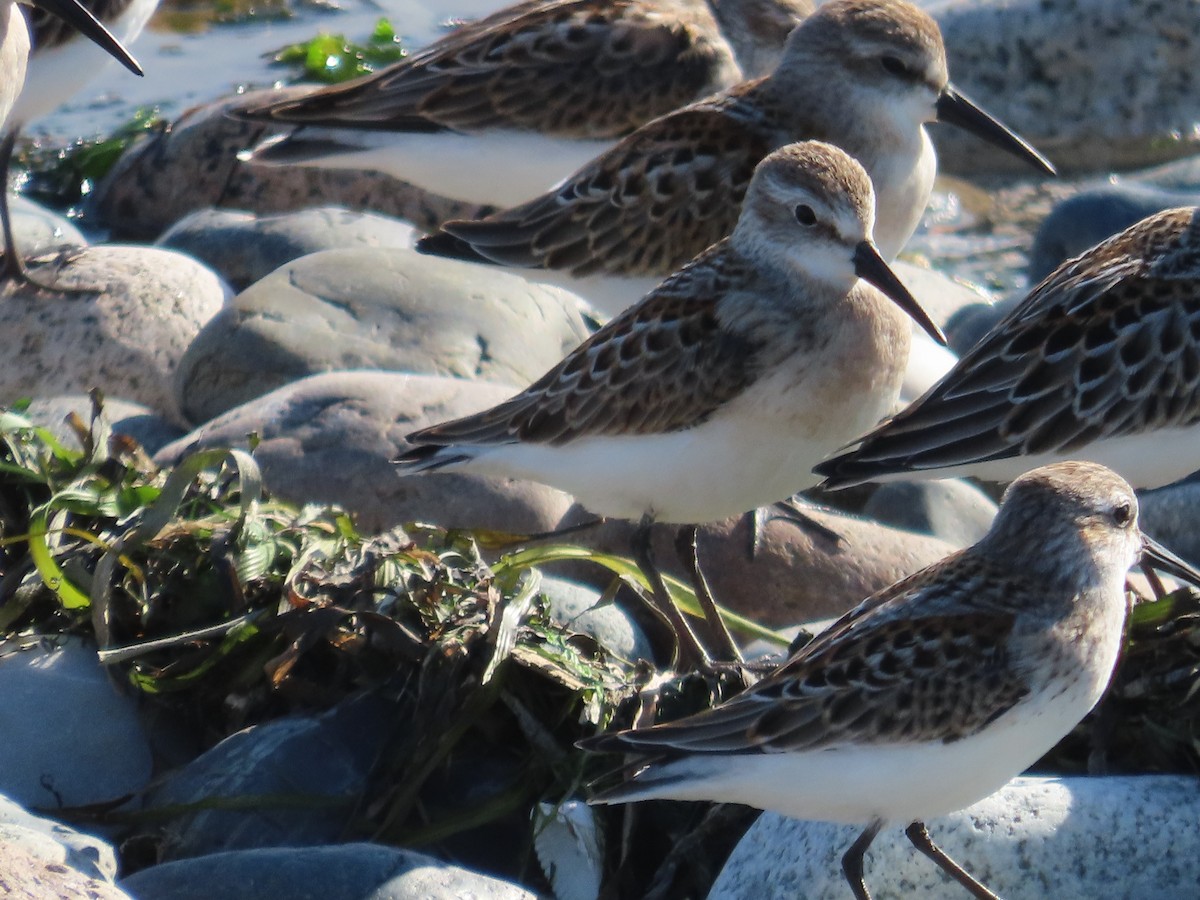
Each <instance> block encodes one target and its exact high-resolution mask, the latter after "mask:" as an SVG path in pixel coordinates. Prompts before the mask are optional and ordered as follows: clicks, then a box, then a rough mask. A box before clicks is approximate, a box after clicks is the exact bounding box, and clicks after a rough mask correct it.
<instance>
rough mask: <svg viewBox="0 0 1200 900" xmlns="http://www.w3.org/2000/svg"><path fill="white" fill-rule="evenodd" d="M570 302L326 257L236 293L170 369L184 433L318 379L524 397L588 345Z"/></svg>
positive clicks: (518, 288) (500, 275) (502, 285)
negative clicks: (350, 373)
mask: <svg viewBox="0 0 1200 900" xmlns="http://www.w3.org/2000/svg"><path fill="white" fill-rule="evenodd" d="M588 331H589V329H588V324H587V322H586V320H585V319H584V317H583V314H582V310H581V307H580V305H579V302H578V300H577V299H576V298H575V297H573V296H572V295H570V294H567V293H566V292H564V291H560V290H557V289H555V288H549V287H545V286H543V285H534V284H530V283H529V282H527V281H525V280H524V279H521V278H518V277H517V276H515V275H509V274H507V273H504V272H498V271H496V272H493V271H489V270H487V269H484V268H482V267H480V266H471V265H466V264H463V263H459V262H455V261H453V260H443V259H438V258H436V257H430V256H422V255H421V254H419V253H415V252H413V251H409V250H383V249H362V250H329V251H325V252H323V253H317V254H313V255H311V256H306V257H304V258H303V259H298V260H296V261H294V262H292V263H289V264H288V265H286V266H284V267H283V268H281V269H279V270H278V271H276V272H274V273H272V274H271V275H269V276H268V277H266V278H264V279H263V280H262V281H260V282H258V283H257V284H254V285H253V286H251V287H250V288H249V289H247V290H246V291H243V292H242V293H241V294H240V295H238V297H237V298H236V299H235V300H234V302H233V305H232V306H231V307H230V308H229V309H227V310H225V311H224V312H223V313H222V314H221V315H219V316H217V317H216V318H215V319H214V320H213V321H212V322H210V323H209V324H208V325H207V326H206V327H205V329H204V331H203V332H202V333H201V334H200V335H199V336H198V337H197V338H196V340H195V341H194V342H193V344H192V346H191V347H190V348H189V349H188V352H187V354H186V355H185V356H184V358H183V360H182V362H181V364H180V369H179V395H180V404H181V407H182V408H183V410H184V411H185V413H186V414H187V415H188V416H189V417H190V418H191V420H192V421H194V422H204V421H207V420H208V419H210V418H212V417H213V416H216V415H218V414H220V413H223V412H225V411H226V410H228V409H231V408H232V407H234V406H237V405H238V404H239V403H244V402H247V401H249V400H251V399H253V398H254V397H258V396H261V395H262V394H264V393H266V392H267V391H269V390H271V389H272V388H275V387H278V386H280V385H283V384H287V383H288V382H291V381H295V380H297V379H299V378H303V377H304V376H306V375H312V374H316V373H318V372H328V371H340V370H347V369H386V370H390V371H400V372H418V373H427V374H436V375H453V376H456V377H459V378H480V379H483V380H487V381H496V382H503V383H506V384H511V385H521V386H524V385H526V384H529V383H530V382H532V381H534V380H535V379H536V378H538V377H539V376H541V375H542V373H543V372H544V371H545V370H547V369H549V368H550V367H551V366H552V365H554V364H555V363H557V362H558V361H559V360H560V359H561V358H562V357H563V355H565V354H566V353H567V352H568V351H570V350H572V349H574V348H575V346H576V345H577V344H579V343H580V342H581V341H583V340H584V339H585V338H586V337H587V335H588Z"/></svg>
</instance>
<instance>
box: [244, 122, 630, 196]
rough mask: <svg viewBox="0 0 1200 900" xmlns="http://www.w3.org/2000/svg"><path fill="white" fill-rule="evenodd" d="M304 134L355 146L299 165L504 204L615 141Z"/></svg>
mask: <svg viewBox="0 0 1200 900" xmlns="http://www.w3.org/2000/svg"><path fill="white" fill-rule="evenodd" d="M302 134H303V135H304V136H305V137H310V138H317V137H319V136H321V135H328V136H329V137H330V138H331V139H332V140H335V141H337V142H339V143H343V144H346V145H348V146H352V147H353V148H354V149H352V150H348V151H347V152H344V153H335V154H331V155H328V156H321V157H315V158H313V159H311V160H305V161H297V163H296V165H306V166H318V167H324V168H331V169H363V170H367V171H373V172H382V173H384V174H386V175H391V176H393V177H395V178H399V179H401V180H402V181H407V182H410V183H412V184H415V185H417V186H419V187H422V188H424V189H425V190H427V191H432V192H434V193H435V194H440V195H442V196H443V197H451V198H454V199H456V200H462V201H464V202H466V203H490V204H493V205H496V206H502V207H509V206H516V205H517V204H519V203H524V202H525V201H526V200H531V199H533V198H534V197H537V196H539V195H540V194H543V193H545V192H546V191H547V190H549V189H550V188H552V187H554V186H555V185H556V184H558V183H559V182H560V181H562V180H563V179H564V178H566V177H567V176H568V175H571V174H573V173H574V172H575V171H577V170H578V169H580V168H582V167H583V165H584V164H585V163H587V162H589V161H591V160H592V159H593V158H594V157H596V156H599V155H600V154H601V153H603V152H604V151H605V150H607V149H608V148H609V147H611V146H612V143H613V142H612V141H588V140H567V139H563V138H551V137H545V136H543V135H539V134H535V133H529V132H516V131H505V132H498V131H497V132H489V133H487V134H486V135H470V134H457V133H453V132H441V133H438V134H404V133H392V132H375V131H352V130H349V129H338V130H329V131H323V130H321V129H314V128H310V129H305V130H304V132H303V133H302ZM251 158H252V159H253V157H251Z"/></svg>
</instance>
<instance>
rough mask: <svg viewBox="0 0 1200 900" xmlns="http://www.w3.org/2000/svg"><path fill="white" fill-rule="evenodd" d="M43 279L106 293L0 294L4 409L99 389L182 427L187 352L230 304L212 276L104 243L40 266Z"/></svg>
mask: <svg viewBox="0 0 1200 900" xmlns="http://www.w3.org/2000/svg"><path fill="white" fill-rule="evenodd" d="M34 271H35V274H36V275H37V277H38V278H39V279H41V280H43V281H49V282H52V283H56V284H59V285H62V286H63V287H68V288H70V287H75V288H85V287H86V288H88V289H89V290H91V289H96V290H97V291H99V293H69V294H56V293H51V292H46V291H40V290H36V289H30V288H27V287H25V286H17V285H15V284H13V283H12V282H9V283H6V284H5V285H3V286H2V287H0V333H3V334H4V335H5V340H6V342H7V344H6V345H7V346H8V347H9V348H10V352H9V353H7V354H6V355H5V356H4V364H3V365H0V403H11V402H12V401H14V400H17V399H20V398H22V397H35V398H36V397H49V396H54V395H57V394H70V393H77V392H86V391H88V390H90V389H91V388H93V387H99V388H100V389H101V390H102V391H103V392H104V393H105V394H111V395H112V396H114V397H122V398H124V399H126V400H130V401H133V402H136V403H142V404H145V405H146V406H147V407H149V408H150V409H152V410H154V411H155V412H156V413H158V414H160V415H162V416H164V417H165V418H167V419H168V420H169V421H173V422H179V421H180V415H179V411H178V409H177V407H176V405H175V395H174V391H173V390H172V376H173V375H174V373H175V369H176V367H177V366H178V364H179V359H180V357H182V356H183V351H184V350H185V349H186V348H187V346H188V345H189V344H190V343H191V342H192V339H193V338H194V337H195V336H196V334H197V333H198V332H199V331H200V327H201V326H202V325H204V323H206V322H207V321H208V320H209V319H211V318H212V317H213V316H214V315H216V313H217V311H218V310H220V309H221V307H222V306H223V305H224V304H225V301H226V299H227V297H228V292H227V290H226V288H225V286H224V285H223V284H222V283H221V280H220V279H219V278H217V276H216V275H215V274H214V273H213V272H211V271H210V270H209V269H207V268H205V267H204V266H202V265H200V263H198V262H196V261H195V260H193V259H190V258H189V257H186V256H184V255H183V254H181V253H171V252H169V251H166V250H158V249H156V248H153V247H121V246H113V245H104V246H96V247H86V248H84V249H83V250H80V251H79V252H78V253H72V254H70V255H69V256H66V257H64V258H60V259H59V260H56V261H54V262H50V263H48V264H46V265H42V266H39V267H37V268H36V269H35V270H34Z"/></svg>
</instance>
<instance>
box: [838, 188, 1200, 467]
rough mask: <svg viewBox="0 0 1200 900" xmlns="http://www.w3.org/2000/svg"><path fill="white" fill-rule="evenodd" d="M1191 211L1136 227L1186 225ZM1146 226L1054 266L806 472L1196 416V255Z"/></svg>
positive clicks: (971, 456)
mask: <svg viewBox="0 0 1200 900" xmlns="http://www.w3.org/2000/svg"><path fill="white" fill-rule="evenodd" d="M1193 213H1194V211H1193V210H1173V211H1170V212H1169V213H1166V214H1160V217H1161V219H1162V221H1161V222H1160V223H1159V224H1160V225H1161V230H1156V229H1154V228H1149V229H1148V230H1150V231H1151V232H1152V233H1153V234H1157V235H1158V236H1159V238H1160V240H1161V235H1162V233H1164V232H1166V231H1170V232H1171V233H1175V234H1178V233H1179V230H1180V228H1181V227H1183V230H1184V231H1186V223H1185V222H1184V221H1183V220H1184V218H1185V217H1191V216H1192V215H1193ZM1153 224H1155V223H1150V225H1153ZM1146 227H1147V223H1143V228H1146ZM1146 237H1147V236H1146V235H1144V234H1142V235H1137V234H1134V235H1130V234H1129V232H1126V233H1125V234H1124V235H1121V236H1118V238H1114V239H1112V240H1110V241H1109V242H1106V243H1105V244H1101V245H1100V246H1098V247H1096V248H1094V249H1093V250H1092V251H1089V252H1088V253H1086V254H1084V255H1083V256H1081V257H1079V258H1078V259H1076V260H1072V261H1071V262H1069V263H1067V264H1064V265H1063V266H1062V267H1060V268H1059V269H1058V270H1056V271H1055V272H1054V273H1052V274H1051V275H1050V276H1048V277H1047V278H1046V280H1044V281H1043V282H1042V283H1041V284H1039V285H1038V286H1037V287H1036V288H1034V290H1033V291H1032V292H1031V293H1030V294H1029V296H1028V297H1026V298H1025V300H1023V301H1022V302H1021V304H1020V305H1019V306H1018V307H1017V308H1016V309H1014V310H1013V311H1012V312H1011V313H1010V314H1009V315H1008V316H1006V317H1005V318H1004V319H1002V320H1001V321H1000V322H999V323H998V324H997V325H996V326H995V328H993V329H992V330H991V331H990V332H989V333H988V334H987V335H986V336H985V337H984V338H983V339H982V340H981V341H980V342H979V343H978V344H977V345H975V347H973V348H972V349H971V350H970V351H968V352H967V353H966V354H965V355H964V356H963V357H962V359H961V360H960V361H959V362H958V364H957V365H956V366H955V367H954V368H953V369H952V370H951V371H950V372H949V373H948V374H947V375H946V376H945V377H944V378H942V380H941V381H939V382H938V383H937V384H936V385H934V387H933V388H931V389H930V390H929V392H928V393H926V394H925V395H924V396H923V397H921V398H919V399H918V400H916V401H915V402H914V403H913V404H912V405H910V406H909V407H908V408H906V409H905V410H903V411H901V412H900V413H898V414H897V415H896V416H894V417H893V418H891V419H890V420H888V421H887V422H885V423H884V424H883V425H880V426H879V427H878V428H877V429H876V430H875V431H873V432H871V433H870V434H868V435H867V436H866V437H864V438H863V439H862V440H861V441H859V442H858V444H857V445H856V446H855V447H854V448H853V449H852V450H850V451H849V452H847V453H845V454H842V455H840V456H837V457H835V458H833V459H831V460H828V461H826V462H824V463H822V464H821V465H819V466H817V467H816V471H817V472H818V473H819V474H821V475H825V476H827V477H828V478H829V482H828V483H829V485H830V486H841V485H846V484H852V483H856V482H859V481H865V480H870V479H871V478H872V477H875V476H878V475H883V474H887V473H893V472H898V471H910V470H920V469H937V468H944V467H950V466H957V465H966V464H969V463H973V462H982V461H986V460H993V459H1005V458H1011V457H1015V456H1018V455H1032V454H1040V453H1060V454H1067V453H1070V452H1072V451H1075V450H1078V449H1079V448H1081V447H1083V446H1084V445H1086V444H1089V443H1091V442H1093V441H1096V440H1099V439H1101V438H1113V437H1120V436H1123V435H1131V434H1138V433H1141V432H1146V431H1151V430H1155V429H1161V428H1175V427H1183V426H1186V425H1190V424H1192V423H1194V422H1196V421H1200V258H1198V256H1197V252H1196V251H1195V250H1193V251H1192V259H1191V263H1190V265H1184V264H1181V259H1180V254H1179V253H1178V252H1174V251H1172V250H1171V248H1165V249H1163V250H1161V251H1160V252H1154V251H1153V250H1151V251H1150V252H1147V249H1146V248H1145V247H1144V246H1142V245H1143V244H1144V243H1146Z"/></svg>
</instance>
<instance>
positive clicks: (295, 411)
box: [155, 371, 571, 532]
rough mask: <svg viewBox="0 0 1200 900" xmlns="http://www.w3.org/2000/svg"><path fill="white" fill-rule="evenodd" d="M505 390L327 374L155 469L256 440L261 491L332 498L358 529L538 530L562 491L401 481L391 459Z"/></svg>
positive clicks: (249, 409)
mask: <svg viewBox="0 0 1200 900" xmlns="http://www.w3.org/2000/svg"><path fill="white" fill-rule="evenodd" d="M514 392H515V389H514V388H512V387H507V386H504V385H497V384H490V383H488V382H483V381H467V380H465V379H461V378H446V377H439V376H435V375H408V374H401V373H396V372H362V371H355V372H330V373H326V374H323V375H314V376H312V377H310V378H305V379H302V380H300V381H297V382H294V383H292V384H289V385H285V386H284V387H282V388H278V389H276V390H275V391H272V392H271V393H269V394H267V395H266V396H264V397H259V398H258V399H256V400H252V401H250V402H249V403H246V404H244V405H243V406H239V407H237V408H235V409H232V410H230V411H229V412H227V413H225V414H224V415H222V416H220V417H218V418H217V419H214V420H213V421H211V422H209V423H208V424H206V425H203V426H201V427H200V428H198V429H196V430H195V431H193V432H192V433H191V434H188V435H186V436H185V437H183V438H180V439H179V440H178V441H175V442H174V443H173V444H169V445H168V446H166V447H164V448H163V449H162V450H161V451H160V452H159V453H158V454H157V456H156V457H155V461H156V462H158V463H159V464H160V465H172V464H174V463H176V462H178V461H179V460H180V459H181V458H182V457H183V456H185V455H186V454H187V453H188V452H189V451H190V450H192V449H199V448H201V447H228V446H246V444H247V441H248V436H250V435H256V436H257V438H258V440H259V443H258V445H257V447H256V448H255V450H254V457H255V459H257V460H258V463H259V465H260V466H261V467H262V471H263V478H264V479H265V481H266V485H267V488H268V489H269V490H270V491H271V492H272V493H274V494H275V495H276V496H278V497H281V498H283V499H287V500H291V501H294V502H296V503H305V502H309V501H311V502H315V503H336V504H339V505H341V506H343V507H345V508H346V509H348V510H349V511H350V512H352V513H354V514H355V515H356V516H357V518H358V522H359V526H360V527H361V528H362V529H363V530H364V531H367V532H371V531H383V530H385V529H387V528H391V527H393V526H395V525H400V524H403V523H405V522H412V521H420V522H431V523H433V524H436V525H442V526H445V527H448V528H485V529H492V530H499V531H517V532H540V531H545V530H547V529H549V528H552V527H554V524H555V523H556V522H557V521H558V520H559V519H560V518H561V517H562V516H563V514H564V513H565V512H566V510H567V509H568V508H569V507H570V505H571V499H570V497H568V496H567V495H566V494H564V493H562V492H561V491H556V490H555V489H554V488H550V487H546V486H545V485H540V484H535V483H533V482H528V481H518V480H515V479H498V478H495V479H494V478H484V477H482V476H478V475H458V474H451V473H444V474H442V473H435V474H422V475H412V476H407V477H402V476H401V475H399V474H398V472H397V470H396V467H395V466H394V465H393V464H392V462H391V460H392V459H394V458H395V457H396V456H397V455H398V454H400V453H402V452H403V451H404V450H406V449H408V447H409V445H408V444H407V442H406V441H405V440H404V437H405V435H407V434H409V433H410V432H412V431H414V430H416V429H418V428H421V427H423V426H426V425H433V424H435V423H437V422H441V421H444V420H446V419H451V418H455V417H457V416H463V415H467V414H469V413H473V412H478V411H479V410H482V409H486V408H487V407H489V406H492V405H494V404H496V403H498V402H500V401H501V400H504V399H505V398H507V397H510V396H511V395H512V394H513V393H514Z"/></svg>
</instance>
